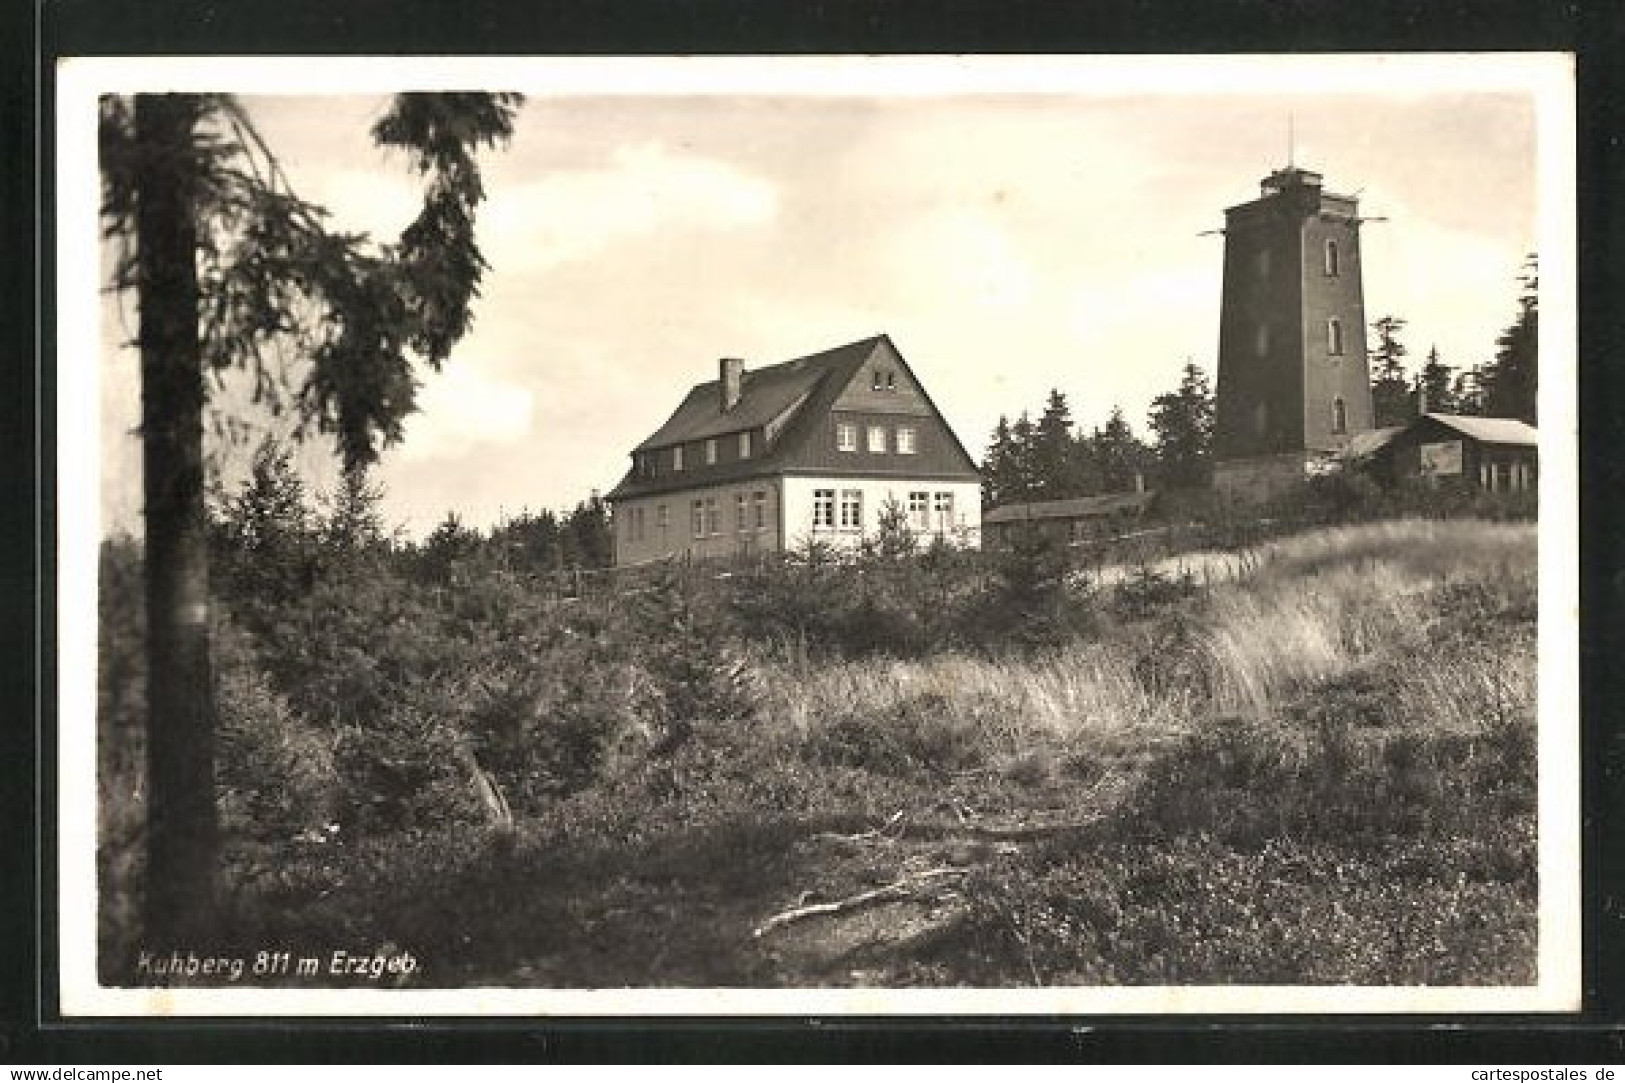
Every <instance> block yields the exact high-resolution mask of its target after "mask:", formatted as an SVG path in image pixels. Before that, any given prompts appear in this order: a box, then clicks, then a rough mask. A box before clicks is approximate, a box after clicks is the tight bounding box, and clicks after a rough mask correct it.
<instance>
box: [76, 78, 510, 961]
mask: <svg viewBox="0 0 1625 1083" xmlns="http://www.w3.org/2000/svg"><path fill="white" fill-rule="evenodd" d="M518 103H519V99H518V97H517V96H516V95H507V94H483V93H468V94H462V93H445V94H402V95H399V96H397V97H396V98H395V99H394V100H393V102H392V103H391V105H390V106H389V108H388V109H386V110H385V112H384V114H383V116H382V117H381V118H380V119H379V120H378V122H377V123H376V124H375V125H374V127H373V130H372V136H373V140H374V142H376V143H377V144H379V145H380V146H383V147H392V148H399V149H402V150H404V151H405V152H406V153H407V157H408V159H409V162H410V165H411V168H412V169H413V170H414V172H416V173H417V174H418V175H420V176H421V177H423V178H424V180H425V181H426V187H425V193H424V200H423V205H422V209H421V211H420V213H419V214H418V216H417V218H416V219H415V220H414V221H413V222H412V223H411V224H409V225H408V226H407V227H406V229H405V230H404V231H403V232H402V234H401V236H400V238H399V241H398V242H397V243H396V244H394V245H390V246H377V245H374V244H372V243H371V242H369V241H368V240H367V239H366V238H365V237H363V236H360V235H355V234H342V233H334V232H330V231H329V230H328V228H327V226H326V212H325V211H323V210H322V209H321V208H319V207H316V206H314V205H312V204H310V203H307V202H305V201H304V200H301V199H300V198H298V197H297V196H296V195H295V194H294V193H293V191H292V189H291V187H290V185H289V184H288V181H287V178H286V177H285V176H284V174H283V172H282V168H281V165H280V163H279V162H278V161H277V159H276V157H275V156H274V155H273V154H272V153H271V151H270V149H269V148H268V147H267V146H266V145H265V143H264V141H263V140H262V139H261V138H260V136H259V135H258V133H257V132H256V131H255V128H254V124H253V119H252V117H251V116H250V115H249V113H248V111H247V110H246V109H245V108H244V107H243V106H242V104H241V103H240V102H238V101H237V100H236V99H235V98H233V97H232V96H230V95H223V94H139V95H136V96H135V97H134V98H133V99H132V98H126V97H120V96H116V95H108V96H105V97H104V98H103V99H102V100H101V103H100V104H101V109H100V127H99V141H100V167H101V180H102V197H103V198H102V221H103V226H104V233H105V234H106V235H107V236H108V237H110V238H112V239H114V240H116V241H118V242H120V255H119V259H118V261H117V264H116V267H115V270H114V278H113V283H112V285H113V286H114V287H115V288H116V289H121V290H129V291H132V292H133V294H134V296H135V300H136V308H137V311H138V322H139V327H138V341H139V344H140V355H141V361H140V363H141V402H142V418H141V439H142V484H143V489H144V492H143V496H144V511H145V570H146V589H147V662H148V674H149V678H148V683H147V697H148V708H147V719H148V727H147V813H148V819H147V833H146V840H147V863H146V870H145V877H146V899H145V920H146V933H147V939H148V942H149V943H151V944H152V945H153V946H154V947H155V948H158V949H160V950H161V949H162V948H163V947H164V946H166V945H174V944H176V943H179V942H181V941H182V940H183V939H186V940H190V941H191V942H194V943H196V942H199V938H203V937H207V936H208V935H209V933H210V932H211V931H212V930H213V929H214V928H215V922H216V917H217V913H218V911H217V905H216V876H217V871H218V848H219V840H218V835H219V827H218V813H217V810H216V803H215V792H214V790H215V783H214V778H215V770H214V767H215V764H214V745H215V708H214V689H213V676H212V666H211V658H210V655H211V649H210V641H209V560H208V548H207V513H206V509H205V480H204V475H205V471H204V458H203V413H204V408H205V405H206V403H207V401H208V397H209V395H208V392H209V386H210V385H209V382H208V380H207V377H208V376H210V375H212V374H217V373H220V372H222V371H225V370H227V369H235V368H241V369H245V370H246V371H248V372H249V373H250V374H251V376H252V380H253V387H254V390H255V395H256V401H263V400H267V399H269V400H270V402H271V404H272V405H273V406H280V405H281V403H280V401H279V399H278V388H279V386H280V383H279V380H278V378H277V374H276V373H275V371H274V370H275V368H276V364H277V351H276V350H274V349H273V348H272V345H273V344H275V343H290V342H291V344H292V345H293V346H294V347H295V349H293V350H290V351H289V353H292V354H296V355H298V356H301V357H303V358H305V359H306V360H307V361H308V371H307V373H306V375H305V379H304V382H303V385H302V386H301V387H300V389H299V392H298V395H297V399H296V402H295V405H296V406H297V408H298V410H299V411H300V414H301V416H302V417H303V418H304V420H305V421H306V422H307V423H309V424H311V425H314V426H315V427H316V428H318V429H319V430H320V431H322V432H325V433H329V434H331V435H332V436H333V437H334V439H335V440H336V442H337V444H338V448H339V451H340V453H341V455H342V456H343V459H344V463H345V465H346V466H355V465H358V464H364V463H367V462H371V461H373V459H374V458H375V457H376V455H377V450H378V445H379V442H380V441H382V442H385V443H387V442H390V441H393V440H396V439H399V438H400V436H401V431H402V430H401V424H402V420H403V419H404V417H405V416H406V415H407V414H408V413H410V412H411V411H412V409H413V408H414V397H415V390H416V383H415V380H414V377H413V374H412V365H413V360H414V359H421V360H422V361H423V362H425V363H427V364H428V365H429V366H430V367H431V368H436V369H437V368H438V367H439V366H440V364H441V363H442V362H444V361H445V360H446V358H447V356H448V355H449V354H450V352H451V349H452V346H453V345H454V344H455V343H456V342H457V341H458V340H459V339H461V338H462V336H463V335H464V334H465V333H466V332H467V330H468V328H469V325H470V321H471V318H472V316H471V312H472V309H471V305H472V301H473V298H474V297H475V296H476V295H477V293H478V288H479V282H480V278H481V275H482V272H483V270H484V268H485V261H484V259H483V258H482V257H481V255H480V252H479V249H478V248H477V247H476V245H475V241H474V211H475V208H476V207H477V205H478V204H479V203H480V202H481V201H482V200H483V198H484V194H485V193H484V188H483V186H482V184H481V179H480V170H479V168H478V166H477V164H476V161H475V157H474V155H475V152H476V151H478V150H479V149H481V148H483V147H490V146H494V145H496V144H499V143H502V142H505V141H506V140H507V139H508V138H509V136H510V135H511V134H512V130H513V116H514V112H515V110H516V109H517V107H518Z"/></svg>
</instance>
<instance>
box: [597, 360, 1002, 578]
mask: <svg viewBox="0 0 1625 1083" xmlns="http://www.w3.org/2000/svg"><path fill="white" fill-rule="evenodd" d="M608 500H609V502H610V505H611V507H612V509H613V524H614V531H615V563H616V564H617V565H622V566H624V565H630V564H641V563H643V562H645V561H650V560H658V559H661V558H664V557H669V556H676V555H688V556H693V557H719V556H729V555H734V554H739V553H751V552H764V551H774V550H785V549H792V548H796V547H798V546H800V545H803V544H805V543H807V542H809V541H825V542H829V543H831V544H834V545H840V546H851V545H855V544H857V543H858V542H859V541H860V540H861V539H863V538H864V537H866V536H867V537H873V536H875V534H876V532H877V530H878V528H879V524H880V520H881V516H882V514H883V513H884V512H886V510H887V509H888V508H894V509H897V510H898V511H900V512H901V513H902V514H903V515H904V516H905V517H906V521H907V524H908V526H909V528H910V530H912V531H913V532H914V534H915V535H916V536H917V537H920V538H928V537H932V536H940V537H943V538H945V539H947V540H949V541H952V542H954V543H956V544H961V545H975V544H978V542H979V538H980V531H981V478H980V475H979V474H978V473H977V471H976V464H975V463H974V461H973V460H972V459H971V457H970V456H969V455H968V454H967V453H966V452H965V448H964V446H963V445H962V444H961V443H960V442H959V439H958V437H956V436H955V435H954V432H953V429H951V428H950V427H949V426H948V423H947V422H946V421H944V420H943V417H942V414H941V412H940V411H938V410H937V408H936V406H935V405H934V404H933V403H932V402H931V397H930V396H929V395H928V394H926V391H925V388H924V386H922V385H921V383H920V381H919V379H918V378H917V377H916V376H915V375H914V372H913V371H912V370H911V369H910V368H909V366H908V363H907V362H906V361H904V360H903V357H902V355H901V354H900V353H898V351H897V347H896V346H894V345H893V344H892V341H891V339H889V338H888V337H886V336H885V335H880V336H878V337H875V338H867V339H864V340H863V341H861V342H854V343H851V344H849V345H846V346H837V347H836V348H834V349H832V350H825V351H824V352H823V353H816V354H812V355H810V356H807V357H798V358H796V359H795V360H793V361H785V362H783V363H781V364H777V365H769V366H767V367H765V368H758V369H747V368H746V367H745V364H744V362H743V361H739V360H736V359H733V358H724V359H723V360H722V361H721V363H720V365H719V372H718V374H717V378H716V379H715V380H710V381H707V382H706V383H702V384H698V385H696V386H695V387H694V388H693V389H692V390H690V391H689V393H688V395H687V396H686V397H685V398H684V399H683V401H682V403H681V404H680V405H679V406H678V407H677V409H676V411H675V412H673V414H672V415H671V417H670V418H668V419H667V420H666V423H665V424H664V425H662V426H660V428H659V429H657V430H655V432H654V433H653V434H652V435H650V436H649V438H648V439H646V440H644V441H643V442H642V443H641V444H639V445H638V446H637V447H636V448H634V449H633V451H632V465H631V469H630V470H628V471H627V474H626V476H625V477H624V478H622V479H621V482H620V484H619V485H617V486H615V488H614V490H613V491H612V492H610V494H609V496H608Z"/></svg>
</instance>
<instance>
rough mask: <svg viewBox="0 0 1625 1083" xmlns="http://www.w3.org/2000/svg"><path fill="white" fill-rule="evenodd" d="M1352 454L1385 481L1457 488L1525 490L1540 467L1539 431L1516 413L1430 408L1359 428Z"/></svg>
mask: <svg viewBox="0 0 1625 1083" xmlns="http://www.w3.org/2000/svg"><path fill="white" fill-rule="evenodd" d="M1347 456H1348V458H1349V460H1350V461H1351V462H1353V463H1355V464H1357V465H1358V466H1359V468H1360V469H1363V470H1365V471H1366V472H1367V473H1368V474H1370V475H1371V476H1372V477H1374V478H1375V479H1376V480H1378V481H1379V482H1382V483H1383V484H1387V485H1425V486H1428V487H1430V488H1435V489H1451V490H1456V491H1475V492H1489V493H1499V492H1524V491H1526V490H1532V489H1535V488H1536V487H1537V483H1538V479H1539V472H1540V471H1539V466H1540V457H1539V434H1538V431H1537V430H1536V429H1535V427H1534V426H1533V425H1530V424H1527V423H1526V422H1523V421H1519V420H1518V419H1516V418H1510V417H1469V416H1465V415H1461V414H1435V413H1427V414H1423V415H1422V416H1421V417H1419V418H1417V419H1416V420H1415V421H1412V422H1411V423H1410V424H1409V425H1403V426H1399V427H1396V428H1387V429H1374V430H1371V431H1369V432H1364V433H1360V434H1357V435H1356V436H1355V437H1354V438H1353V439H1352V440H1350V442H1349V447H1348V451H1347Z"/></svg>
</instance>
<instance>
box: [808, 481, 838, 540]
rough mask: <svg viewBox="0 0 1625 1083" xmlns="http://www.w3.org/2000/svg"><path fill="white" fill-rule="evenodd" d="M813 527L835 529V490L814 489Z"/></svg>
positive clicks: (815, 528)
mask: <svg viewBox="0 0 1625 1083" xmlns="http://www.w3.org/2000/svg"><path fill="white" fill-rule="evenodd" d="M813 529H814V530H834V529H835V490H834V489H814V490H813Z"/></svg>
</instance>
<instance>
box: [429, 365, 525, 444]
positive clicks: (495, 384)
mask: <svg viewBox="0 0 1625 1083" xmlns="http://www.w3.org/2000/svg"><path fill="white" fill-rule="evenodd" d="M534 411H535V396H534V395H532V393H531V392H530V390H529V389H527V388H525V387H522V386H520V385H518V384H515V383H510V382H508V381H505V380H499V379H496V378H494V377H492V376H488V375H486V374H484V373H482V372H480V371H479V369H478V367H477V365H476V364H475V363H472V362H470V360H469V359H468V358H466V357H463V358H459V359H458V363H457V364H454V365H448V366H447V367H446V369H445V370H444V371H443V372H441V373H439V374H436V375H432V376H430V377H429V378H428V379H427V380H425V381H424V385H423V388H422V389H421V390H420V391H419V393H418V412H417V413H415V414H413V415H412V416H411V417H409V418H407V421H406V439H405V441H404V442H403V444H402V445H401V455H402V457H403V458H404V459H405V460H406V461H408V462H411V461H418V462H422V461H426V460H430V459H437V458H446V457H451V456H457V455H462V454H466V453H467V452H469V451H472V450H474V449H476V448H480V447H488V446H490V445H501V444H511V443H514V442H516V441H518V440H521V439H523V438H524V437H526V436H527V435H529V433H530V428H531V416H532V414H533V413H534Z"/></svg>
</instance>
